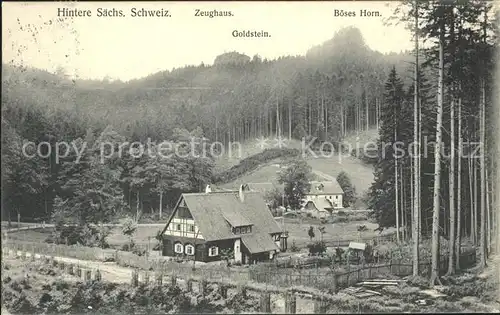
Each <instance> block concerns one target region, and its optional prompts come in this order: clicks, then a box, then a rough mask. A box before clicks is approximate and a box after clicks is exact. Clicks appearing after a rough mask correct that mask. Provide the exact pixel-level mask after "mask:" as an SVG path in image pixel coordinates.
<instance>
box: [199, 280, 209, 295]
mask: <svg viewBox="0 0 500 315" xmlns="http://www.w3.org/2000/svg"><path fill="white" fill-rule="evenodd" d="M198 288H199V294H200V295H201V296H203V297H205V293H206V292H205V291H206V289H207V280H205V279H202V280H201V281H200V282H198Z"/></svg>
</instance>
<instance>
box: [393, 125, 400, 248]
mask: <svg viewBox="0 0 500 315" xmlns="http://www.w3.org/2000/svg"><path fill="white" fill-rule="evenodd" d="M396 136H397V134H396V127H394V141H397V137H396ZM398 173H399V167H398V158H397V157H396V156H394V174H395V175H394V176H395V178H394V185H395V189H396V195H395V197H396V202H395V206H396V240H397V242H398V244H399V243H400V239H399V179H398Z"/></svg>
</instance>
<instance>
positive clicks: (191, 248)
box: [185, 244, 194, 255]
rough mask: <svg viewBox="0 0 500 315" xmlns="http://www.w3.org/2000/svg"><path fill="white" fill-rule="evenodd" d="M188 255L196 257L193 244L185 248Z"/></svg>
mask: <svg viewBox="0 0 500 315" xmlns="http://www.w3.org/2000/svg"><path fill="white" fill-rule="evenodd" d="M185 250H186V255H194V246H193V245H191V244H187V245H186V247H185Z"/></svg>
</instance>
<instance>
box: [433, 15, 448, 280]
mask: <svg viewBox="0 0 500 315" xmlns="http://www.w3.org/2000/svg"><path fill="white" fill-rule="evenodd" d="M444 29H445V28H444V21H441V27H440V32H439V79H438V91H437V103H438V104H437V106H438V107H437V118H436V144H435V150H434V193H433V197H434V198H433V199H434V200H433V210H432V245H431V254H432V259H431V278H430V286H431V287H433V286H434V284H435V283H436V281H437V282H438V283H440V281H439V269H438V268H439V210H440V200H439V197H440V196H439V195H440V188H441V141H442V130H441V128H442V124H443V79H444V47H443V46H444Z"/></svg>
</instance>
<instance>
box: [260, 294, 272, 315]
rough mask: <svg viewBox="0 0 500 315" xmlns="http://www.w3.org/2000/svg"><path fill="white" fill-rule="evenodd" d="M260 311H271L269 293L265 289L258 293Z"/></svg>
mask: <svg viewBox="0 0 500 315" xmlns="http://www.w3.org/2000/svg"><path fill="white" fill-rule="evenodd" d="M260 311H261V312H263V313H270V312H271V294H270V293H269V292H267V291H264V292H261V294H260Z"/></svg>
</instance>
